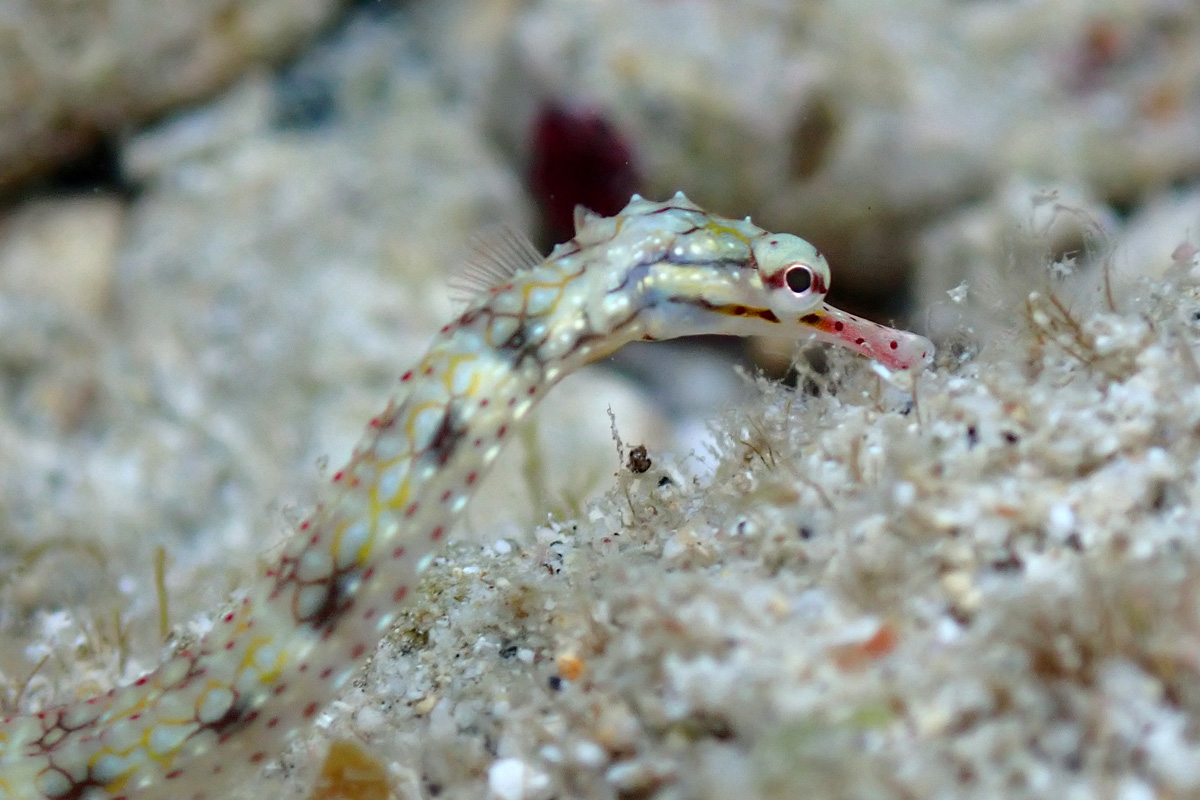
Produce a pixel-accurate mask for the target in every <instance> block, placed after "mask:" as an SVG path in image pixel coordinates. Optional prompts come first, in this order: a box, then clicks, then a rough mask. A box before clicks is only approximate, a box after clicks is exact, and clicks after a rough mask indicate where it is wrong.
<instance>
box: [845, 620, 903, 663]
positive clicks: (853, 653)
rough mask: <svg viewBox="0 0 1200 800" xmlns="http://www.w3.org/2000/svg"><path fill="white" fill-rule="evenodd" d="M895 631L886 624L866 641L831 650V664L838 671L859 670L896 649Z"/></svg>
mask: <svg viewBox="0 0 1200 800" xmlns="http://www.w3.org/2000/svg"><path fill="white" fill-rule="evenodd" d="M896 640H897V637H896V630H895V629H894V628H893V627H892V626H891V625H888V624H887V623H884V624H882V625H880V626H879V629H878V630H877V631H875V633H873V634H871V636H870V637H869V638H867V639H864V640H863V641H861V642H855V643H853V644H846V645H841V646H839V647H835V648H833V662H834V663H835V664H837V665H838V667H839V668H840V669H845V670H854V669H861V668H862V667H864V666H866V664H867V663H868V662H870V661H875V660H876V659H879V658H883V657H884V656H886V655H887V654H888V653H890V652H892V651H893V650H895V649H896Z"/></svg>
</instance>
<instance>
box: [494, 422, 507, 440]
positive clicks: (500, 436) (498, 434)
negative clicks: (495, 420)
mask: <svg viewBox="0 0 1200 800" xmlns="http://www.w3.org/2000/svg"><path fill="white" fill-rule="evenodd" d="M506 433H508V426H507V425H501V426H500V430H498V431H496V438H497V439H503V438H504V434H506Z"/></svg>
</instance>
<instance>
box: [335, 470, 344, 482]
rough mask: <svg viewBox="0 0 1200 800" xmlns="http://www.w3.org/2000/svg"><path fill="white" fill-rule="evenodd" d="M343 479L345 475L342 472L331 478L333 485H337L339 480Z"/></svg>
mask: <svg viewBox="0 0 1200 800" xmlns="http://www.w3.org/2000/svg"><path fill="white" fill-rule="evenodd" d="M344 477H346V473H344V472H338V473H336V474H334V476H333V482H334V483H337V482H338V481H340V480H341V479H342V478H344Z"/></svg>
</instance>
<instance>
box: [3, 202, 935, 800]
mask: <svg viewBox="0 0 1200 800" xmlns="http://www.w3.org/2000/svg"><path fill="white" fill-rule="evenodd" d="M575 227H576V235H575V238H574V239H572V240H571V241H569V242H566V243H564V244H560V245H558V246H557V247H555V248H554V251H553V252H552V253H551V254H550V255H549V257H546V258H544V259H543V258H541V257H540V256H537V255H536V254H534V253H532V252H525V251H524V250H523V249H522V248H520V247H508V248H507V249H506V250H505V251H504V252H503V253H502V254H501V255H500V257H498V258H495V259H493V260H492V262H491V263H487V264H484V265H483V267H482V269H481V270H480V271H479V276H481V277H484V278H487V279H488V282H489V285H488V286H486V287H484V288H483V290H482V291H481V292H480V293H479V296H478V297H477V298H476V299H475V300H474V302H472V303H471V304H470V305H469V306H468V307H467V309H466V310H465V311H464V312H463V313H462V314H461V316H459V317H458V319H456V320H455V321H453V322H452V323H450V324H448V325H446V326H445V327H444V328H442V330H441V331H440V333H439V334H438V335H437V336H436V338H435V339H434V340H433V343H432V345H431V346H430V348H429V351H428V352H427V353H426V354H425V356H424V358H422V359H421V360H420V362H419V363H417V364H416V366H414V367H413V368H412V369H411V370H409V371H408V372H405V373H404V375H403V376H402V378H401V382H402V383H403V384H404V386H405V388H406V390H407V395H406V397H405V399H404V400H403V402H401V403H399V404H395V403H391V404H389V405H388V407H387V408H386V409H384V411H383V412H382V413H381V414H380V415H379V416H377V417H376V418H374V419H373V420H371V422H370V425H369V426H368V429H367V432H366V434H365V435H364V437H363V439H362V440H361V442H360V444H359V446H358V447H357V448H356V449H355V451H354V453H353V455H352V456H351V458H350V461H349V463H348V464H346V466H345V467H344V468H343V469H342V470H341V471H339V472H338V473H336V474H335V475H334V476H333V480H332V483H333V486H332V487H331V491H330V493H329V497H328V499H327V500H326V502H324V503H323V504H321V505H319V506H317V508H316V510H315V511H314V512H313V514H312V515H311V516H310V517H309V518H308V519H306V520H305V521H304V522H303V523H301V524H300V526H299V529H298V530H297V531H296V533H295V534H294V536H292V537H291V539H290V540H289V541H288V543H287V544H286V545H285V547H284V549H283V554H282V556H281V557H280V558H279V560H278V561H277V562H275V563H273V564H272V565H270V566H269V567H266V568H264V569H263V570H262V572H261V574H260V575H258V577H257V578H256V579H255V580H254V582H253V583H252V584H251V586H250V587H249V591H248V592H247V595H246V597H245V599H244V600H242V601H241V603H240V605H238V606H237V608H236V609H235V610H233V611H230V612H229V613H227V614H225V615H224V616H223V617H221V618H220V619H219V620H217V621H216V623H215V625H214V627H213V629H212V630H211V632H210V633H209V634H208V635H207V636H205V637H204V638H203V639H202V640H201V641H200V642H199V643H198V644H197V645H196V646H194V647H192V648H190V649H188V650H184V651H182V652H180V653H178V654H175V655H173V656H171V657H170V658H169V659H168V660H167V661H166V662H164V663H163V664H162V665H161V666H159V667H158V668H157V669H156V670H154V671H153V672H151V673H149V674H147V675H145V676H143V677H141V678H139V679H137V680H136V681H135V682H134V683H133V684H131V685H129V686H125V687H121V688H118V689H115V690H113V691H111V692H109V693H107V694H105V695H101V696H98V697H93V698H90V699H87V700H84V701H80V702H77V703H73V704H69V705H64V706H60V707H57V708H52V709H48V710H46V711H43V712H40V713H36V714H28V715H20V716H13V717H11V718H8V719H4V720H0V800H98V799H100V798H104V799H105V800H113V799H114V798H127V799H128V800H168V799H169V800H188V799H189V798H190V799H191V800H203V799H204V798H214V797H220V796H221V794H222V789H223V788H224V787H228V786H229V785H230V784H231V783H232V782H234V781H237V780H238V779H244V778H245V776H246V775H247V774H248V773H250V771H251V770H254V769H257V768H258V765H260V764H261V763H262V762H263V761H264V760H266V759H269V758H272V757H274V756H275V755H277V754H279V753H280V752H282V751H283V749H284V747H285V746H286V744H287V743H288V741H289V740H290V739H291V738H292V737H294V736H296V735H297V734H298V733H299V732H300V731H302V730H304V729H306V728H307V727H308V726H309V725H310V724H311V722H312V719H313V717H314V716H315V715H316V714H317V712H319V711H320V710H321V709H323V708H324V707H325V706H326V705H327V704H328V703H329V702H330V701H331V700H332V699H333V698H334V697H335V696H336V695H337V693H338V692H339V691H340V690H341V689H342V687H344V686H345V684H346V682H347V681H348V680H349V679H350V678H351V677H352V676H353V675H354V674H355V672H356V671H357V670H358V669H359V668H360V666H361V664H362V662H363V660H364V659H365V658H366V656H367V655H368V654H370V653H372V652H373V651H374V650H375V647H376V645H377V643H378V642H379V640H380V638H381V637H382V636H383V635H384V634H385V633H386V632H387V631H388V630H389V628H391V626H392V625H393V623H394V622H395V620H396V615H397V610H398V609H399V608H400V607H401V606H402V604H403V603H405V601H406V599H407V598H408V597H409V595H410V594H411V593H412V591H413V587H414V586H415V584H416V582H417V580H418V577H419V576H420V574H421V572H422V571H423V570H424V569H425V568H426V567H427V566H428V564H429V563H430V561H431V560H432V558H433V555H434V554H435V553H436V551H437V549H438V548H439V547H440V546H441V544H442V542H443V540H444V539H445V536H446V533H447V531H449V530H450V527H451V525H452V524H453V522H454V520H455V518H456V517H457V515H458V514H459V513H460V512H461V511H462V509H463V507H464V506H465V505H466V503H467V500H468V498H469V497H470V496H471V494H472V492H473V491H474V490H475V487H476V486H477V485H478V484H479V481H480V480H481V479H482V477H483V475H484V473H485V472H486V470H487V469H488V468H489V466H490V465H491V464H492V463H493V462H494V461H495V458H496V456H497V454H498V453H499V452H500V448H501V445H502V444H503V443H504V440H505V439H506V438H507V437H508V435H509V434H510V433H511V432H512V431H513V428H514V426H515V424H516V423H517V422H519V421H520V420H521V419H522V418H523V417H525V416H526V415H527V414H528V413H529V411H530V409H532V408H533V405H534V403H536V402H537V401H538V400H539V399H540V398H541V397H542V396H543V395H545V394H546V392H547V391H548V390H549V389H550V388H551V387H552V386H553V385H554V384H555V383H557V382H558V381H559V380H561V379H562V378H563V377H564V376H566V375H567V374H568V373H570V372H572V371H574V370H575V369H577V368H579V367H581V366H583V365H584V364H587V363H589V362H591V361H595V360H596V359H598V358H601V357H603V356H605V355H608V354H609V353H611V352H613V351H614V350H616V349H617V348H619V347H621V346H622V345H624V344H626V343H627V342H631V341H634V340H639V339H643V340H652V341H653V340H660V339H670V338H675V337H679V336H689V335H694V334H734V335H767V336H787V337H793V338H806V337H815V338H817V339H820V340H823V341H829V342H834V343H838V344H841V345H844V346H847V347H849V348H851V349H853V350H855V351H857V352H859V353H861V354H863V355H865V356H867V357H869V358H872V359H875V360H876V361H878V362H880V363H882V364H883V365H884V366H886V367H889V368H892V369H896V370H904V369H913V368H919V367H922V366H924V365H925V364H927V363H928V361H929V360H930V359H931V358H932V356H933V346H932V344H931V343H930V342H929V341H928V340H927V339H925V338H923V337H921V336H917V335H915V334H911V333H906V332H903V331H897V330H893V329H891V328H887V327H884V326H881V325H877V324H875V323H872V322H868V321H866V320H863V319H860V318H858V317H855V316H852V315H850V314H847V313H845V312H843V311H840V310H838V309H836V308H833V307H832V306H829V305H827V304H826V303H825V302H824V297H825V294H826V293H827V292H828V290H829V283H830V274H829V266H828V264H827V263H826V260H825V258H824V257H823V256H822V255H821V254H820V253H819V252H818V251H817V250H816V249H815V248H814V247H813V246H812V245H811V244H809V243H808V242H805V241H804V240H803V239H799V238H797V237H795V236H792V235H789V234H776V233H768V232H767V231H764V230H762V229H761V228H759V227H757V226H755V225H754V224H752V223H751V222H750V220H749V219H745V220H734V219H727V218H724V217H719V216H716V215H713V214H709V213H706V212H705V211H703V210H702V209H700V208H699V207H698V206H696V205H694V204H693V203H692V202H690V201H689V200H688V199H687V198H686V197H685V196H684V195H683V194H682V193H679V194H676V195H675V196H674V197H673V198H671V199H670V200H668V201H666V202H664V203H656V202H652V201H649V200H645V199H643V198H641V197H639V196H637V195H635V196H634V197H633V199H632V200H631V201H630V203H629V204H628V205H627V206H626V207H625V208H624V209H623V210H622V211H621V212H620V213H618V214H616V215H615V216H612V217H602V216H599V215H597V214H593V213H591V212H588V211H586V210H584V209H578V210H577V212H576V219H575Z"/></svg>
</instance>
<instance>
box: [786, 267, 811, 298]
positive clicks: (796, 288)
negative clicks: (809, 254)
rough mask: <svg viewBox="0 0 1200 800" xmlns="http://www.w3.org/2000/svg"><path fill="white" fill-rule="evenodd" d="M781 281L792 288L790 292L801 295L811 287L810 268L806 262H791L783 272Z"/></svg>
mask: <svg viewBox="0 0 1200 800" xmlns="http://www.w3.org/2000/svg"><path fill="white" fill-rule="evenodd" d="M783 283H784V285H785V286H787V288H789V289H791V290H792V294H795V295H802V294H805V293H807V292H808V290H809V289H811V288H812V287H813V283H815V281H814V280H813V272H812V268H811V267H809V266H808V265H807V264H793V265H792V266H790V267H788V268H787V269H785V270H784V272H783Z"/></svg>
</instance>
